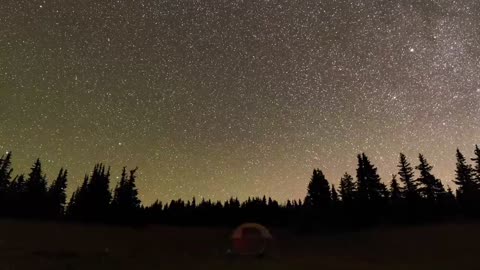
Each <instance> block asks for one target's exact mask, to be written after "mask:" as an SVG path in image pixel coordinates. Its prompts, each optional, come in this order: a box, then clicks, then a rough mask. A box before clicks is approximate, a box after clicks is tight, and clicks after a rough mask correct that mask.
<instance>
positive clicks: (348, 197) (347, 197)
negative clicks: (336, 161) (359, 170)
mask: <svg viewBox="0 0 480 270" xmlns="http://www.w3.org/2000/svg"><path fill="white" fill-rule="evenodd" d="M355 192H356V186H355V182H353V177H352V176H351V175H350V174H348V173H345V174H344V175H343V176H342V178H341V179H340V197H341V198H342V202H343V204H344V205H346V206H351V205H352V203H353V201H354V198H355Z"/></svg>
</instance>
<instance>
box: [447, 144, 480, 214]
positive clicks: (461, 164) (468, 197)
mask: <svg viewBox="0 0 480 270" xmlns="http://www.w3.org/2000/svg"><path fill="white" fill-rule="evenodd" d="M456 156H457V164H456V167H457V168H456V170H455V174H456V176H455V180H454V181H453V182H454V183H455V184H457V186H458V189H457V198H458V200H459V202H460V204H461V205H462V207H463V208H464V209H466V210H467V211H469V210H473V209H472V208H477V207H478V206H477V202H478V193H479V186H478V185H477V183H476V182H475V179H474V171H473V168H472V166H471V165H470V164H467V161H466V159H465V156H464V155H463V154H462V153H461V152H460V150H459V149H457V154H456Z"/></svg>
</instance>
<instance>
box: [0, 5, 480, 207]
mask: <svg viewBox="0 0 480 270" xmlns="http://www.w3.org/2000/svg"><path fill="white" fill-rule="evenodd" d="M478 14H480V2H479V1H476V0H422V1H418V0H416V1H413V0H404V1H386V0H325V1H319V0H304V1H292V0H288V1H287V0H283V1H281V0H269V1H268V0H263V1H241V0H228V1H221V0H218V1H197V0H139V1H126V0H117V1H95V0H85V1H73V0H67V1H63V0H62V1H60V0H43V1H38V0H3V1H2V5H1V6H0V151H2V152H6V151H9V150H12V151H13V152H14V167H15V173H24V172H28V170H29V167H30V166H31V164H32V163H33V162H34V160H35V159H36V158H37V157H40V158H41V159H42V161H43V163H44V168H45V170H46V172H47V175H48V177H49V180H51V179H52V178H54V177H55V176H56V174H57V172H58V170H59V169H60V168H61V167H66V168H67V169H68V170H69V172H70V178H69V181H70V188H69V191H70V192H71V191H73V189H74V188H75V187H76V186H77V185H78V184H79V183H80V182H81V181H82V180H83V176H84V175H85V173H88V172H90V171H91V170H92V168H93V165H94V164H95V163H96V162H104V163H106V164H108V165H111V166H112V173H113V175H114V177H113V179H112V182H113V183H112V186H113V185H114V184H115V181H116V180H117V177H118V176H119V175H120V170H121V167H122V166H128V167H129V168H133V167H135V166H138V167H139V172H138V176H139V177H138V180H137V181H138V182H137V186H138V188H139V191H140V193H141V199H142V200H143V201H144V203H151V202H153V201H154V200H155V199H157V198H159V199H161V200H170V199H173V198H179V197H181V198H184V199H188V198H191V197H192V196H196V197H197V198H201V197H206V198H212V199H225V198H227V197H230V196H238V197H239V198H241V199H244V198H246V196H249V195H261V194H266V195H267V196H273V197H275V198H277V199H279V200H286V199H287V198H302V197H304V195H305V192H306V186H307V183H308V181H309V178H310V175H311V173H312V169H313V168H315V167H318V168H320V169H322V170H323V171H324V173H325V174H326V176H327V179H329V180H330V182H332V183H338V181H339V179H340V177H341V175H342V174H343V173H344V172H346V171H348V172H349V173H351V174H353V175H354V174H355V166H356V154H357V153H360V152H366V153H367V155H369V157H370V158H371V159H372V161H373V163H374V164H375V165H376V166H378V167H379V172H380V174H381V176H382V177H383V179H384V181H389V180H390V178H391V174H392V173H395V172H396V171H397V169H396V165H397V163H398V154H399V152H404V153H405V154H406V155H407V157H409V159H410V161H411V163H412V164H414V165H415V164H416V163H417V155H418V153H419V152H421V153H423V154H425V156H426V157H427V159H428V160H429V161H430V163H431V164H432V165H434V173H435V174H436V175H437V176H438V177H439V178H441V179H442V180H443V182H444V184H448V185H452V182H451V180H452V179H453V177H454V167H455V149H456V148H457V147H459V148H460V149H461V150H462V151H463V152H464V153H465V154H467V156H471V155H472V152H473V147H474V144H475V143H480V106H479V104H480V16H478Z"/></svg>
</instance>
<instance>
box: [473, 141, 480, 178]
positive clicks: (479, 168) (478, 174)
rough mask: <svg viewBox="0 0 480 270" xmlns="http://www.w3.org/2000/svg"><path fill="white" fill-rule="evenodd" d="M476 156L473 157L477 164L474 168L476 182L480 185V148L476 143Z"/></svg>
mask: <svg viewBox="0 0 480 270" xmlns="http://www.w3.org/2000/svg"><path fill="white" fill-rule="evenodd" d="M474 154H475V157H474V158H472V161H473V162H474V164H475V167H474V170H475V182H476V183H477V185H479V186H480V148H479V147H478V145H475V151H474Z"/></svg>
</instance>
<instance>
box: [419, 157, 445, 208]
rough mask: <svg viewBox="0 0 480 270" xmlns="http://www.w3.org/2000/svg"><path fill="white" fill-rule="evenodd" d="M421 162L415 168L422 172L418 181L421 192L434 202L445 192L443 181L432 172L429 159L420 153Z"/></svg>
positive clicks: (429, 200)
mask: <svg viewBox="0 0 480 270" xmlns="http://www.w3.org/2000/svg"><path fill="white" fill-rule="evenodd" d="M418 159H419V161H420V164H419V165H418V166H416V167H415V168H416V169H417V170H418V171H419V172H420V177H419V178H418V179H417V182H418V183H419V184H420V186H419V192H420V194H421V195H422V197H424V198H425V199H426V200H427V201H428V202H429V203H430V204H433V203H435V202H437V201H438V200H439V198H441V197H442V196H443V195H444V193H445V188H444V187H443V184H442V182H441V181H440V180H439V179H437V178H436V177H435V176H434V175H433V174H432V173H431V171H432V169H433V166H431V165H430V164H428V161H427V159H426V158H425V157H424V156H423V155H422V154H419V156H418Z"/></svg>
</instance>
